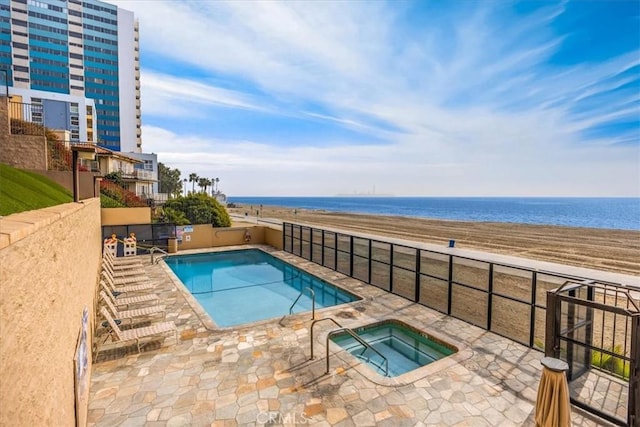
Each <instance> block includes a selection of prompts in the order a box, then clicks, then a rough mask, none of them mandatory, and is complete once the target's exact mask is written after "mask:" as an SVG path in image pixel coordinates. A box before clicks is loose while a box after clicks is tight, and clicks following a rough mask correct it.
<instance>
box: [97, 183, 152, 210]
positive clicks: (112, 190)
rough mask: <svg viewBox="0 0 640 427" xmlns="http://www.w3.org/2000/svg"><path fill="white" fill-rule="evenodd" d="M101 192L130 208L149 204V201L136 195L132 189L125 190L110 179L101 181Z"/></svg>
mask: <svg viewBox="0 0 640 427" xmlns="http://www.w3.org/2000/svg"><path fill="white" fill-rule="evenodd" d="M100 194H104V195H105V196H107V197H109V198H111V199H113V200H115V201H116V202H118V203H121V204H122V205H124V206H126V207H129V208H135V207H146V206H147V203H146V202H145V201H144V200H142V199H141V198H140V197H138V196H136V195H135V194H134V193H132V192H131V191H128V190H125V189H124V188H122V187H120V186H119V185H117V184H115V183H113V182H111V181H109V180H108V179H103V180H102V181H101V182H100Z"/></svg>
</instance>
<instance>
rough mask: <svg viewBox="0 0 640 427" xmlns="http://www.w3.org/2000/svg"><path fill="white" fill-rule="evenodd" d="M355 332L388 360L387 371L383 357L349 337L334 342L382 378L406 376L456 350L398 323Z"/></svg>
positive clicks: (381, 324)
mask: <svg viewBox="0 0 640 427" xmlns="http://www.w3.org/2000/svg"><path fill="white" fill-rule="evenodd" d="M354 332H355V333H356V334H358V336H360V338H362V339H363V340H364V341H366V342H367V343H368V344H369V345H371V347H373V348H374V349H376V350H377V351H378V353H380V354H382V356H384V357H385V358H386V359H387V361H388V372H387V371H386V366H385V365H386V364H385V362H384V359H383V358H382V357H381V356H380V354H378V353H376V352H374V351H372V350H371V349H369V348H367V347H365V346H363V345H362V344H360V343H359V342H358V341H356V340H355V339H353V338H352V337H351V336H350V335H349V334H347V333H341V334H337V335H335V336H333V337H332V338H331V340H332V341H333V342H335V343H336V344H338V345H340V347H342V348H343V349H345V350H346V351H348V352H349V353H351V354H352V355H353V356H354V357H356V358H357V359H359V360H361V361H362V362H365V363H366V364H367V365H369V367H370V368H372V369H373V370H374V371H376V372H377V373H379V374H380V375H383V376H388V377H396V376H398V375H402V374H405V373H407V372H410V371H412V370H414V369H418V368H420V367H422V366H425V365H428V364H430V363H432V362H435V361H437V360H440V359H442V358H444V357H447V356H449V355H451V354H453V353H455V352H456V351H457V349H456V348H455V347H454V346H452V345H449V344H446V343H444V342H442V341H440V340H437V339H435V338H433V337H429V336H426V335H424V334H422V333H420V332H419V331H417V330H415V329H414V328H412V327H411V326H409V325H406V324H405V323H403V322H400V321H397V320H386V321H383V322H381V323H376V324H373V325H368V326H364V327H361V328H357V329H354Z"/></svg>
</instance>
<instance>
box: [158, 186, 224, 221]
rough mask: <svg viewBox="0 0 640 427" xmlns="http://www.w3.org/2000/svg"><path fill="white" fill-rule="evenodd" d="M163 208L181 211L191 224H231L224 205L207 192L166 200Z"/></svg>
mask: <svg viewBox="0 0 640 427" xmlns="http://www.w3.org/2000/svg"><path fill="white" fill-rule="evenodd" d="M164 209H172V210H175V211H179V212H182V213H183V214H184V216H185V217H186V218H187V219H188V220H189V222H190V223H191V224H212V225H213V226H214V227H229V226H231V218H230V217H229V214H228V213H227V210H226V209H225V207H224V206H222V205H221V204H220V203H218V201H217V200H216V199H215V198H213V197H211V196H209V195H207V194H203V193H197V194H190V195H188V196H186V197H178V198H175V199H172V200H168V201H167V202H166V203H165V205H164Z"/></svg>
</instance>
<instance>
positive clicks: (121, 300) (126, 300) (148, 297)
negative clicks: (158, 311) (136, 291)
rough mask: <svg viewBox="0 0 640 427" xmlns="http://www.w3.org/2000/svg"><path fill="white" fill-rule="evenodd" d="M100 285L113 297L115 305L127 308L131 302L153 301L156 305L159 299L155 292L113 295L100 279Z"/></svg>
mask: <svg viewBox="0 0 640 427" xmlns="http://www.w3.org/2000/svg"><path fill="white" fill-rule="evenodd" d="M100 287H101V288H102V290H103V291H105V292H106V293H107V294H108V295H111V296H112V297H113V301H115V303H116V304H115V305H116V306H117V307H127V308H129V306H130V305H133V304H144V303H154V304H156V305H158V302H159V301H160V297H159V296H158V295H156V294H144V295H138V296H132V297H131V296H126V297H125V296H122V295H118V296H115V295H113V293H112V292H111V291H110V290H109V288H107V285H106V284H105V283H104V281H102V280H101V281H100Z"/></svg>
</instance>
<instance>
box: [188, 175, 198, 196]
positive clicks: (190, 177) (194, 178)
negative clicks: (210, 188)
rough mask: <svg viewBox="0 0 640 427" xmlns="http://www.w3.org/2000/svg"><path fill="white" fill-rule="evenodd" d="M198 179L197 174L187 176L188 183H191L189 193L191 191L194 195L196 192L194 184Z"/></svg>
mask: <svg viewBox="0 0 640 427" xmlns="http://www.w3.org/2000/svg"><path fill="white" fill-rule="evenodd" d="M198 179H200V177H199V176H198V174H197V173H190V174H189V182H193V186H192V187H191V191H193V192H194V193H195V191H196V183H197V182H198ZM199 186H200V184H198V187H199Z"/></svg>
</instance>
